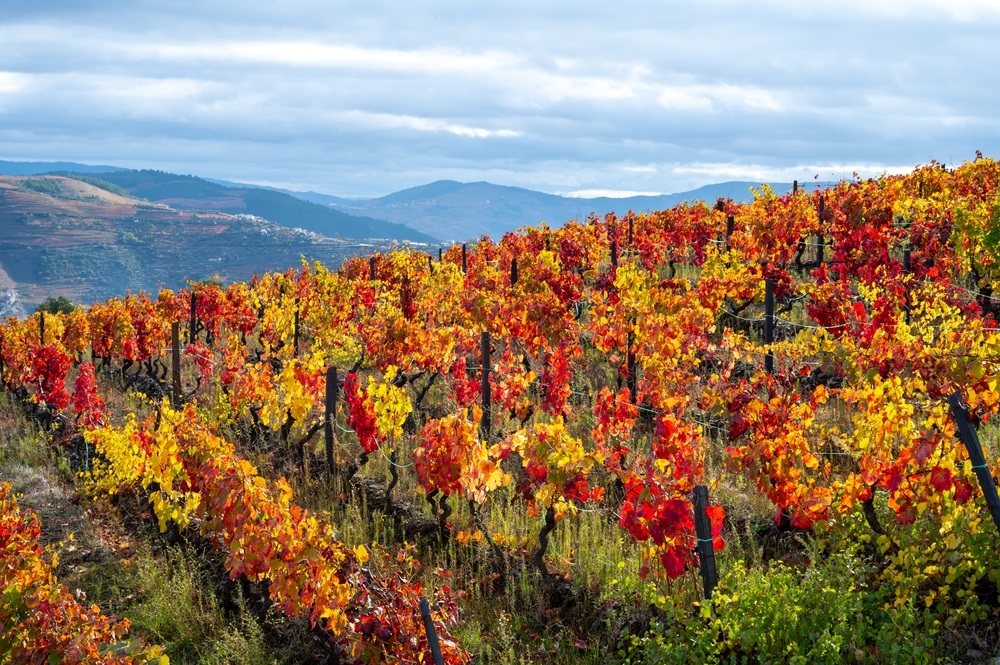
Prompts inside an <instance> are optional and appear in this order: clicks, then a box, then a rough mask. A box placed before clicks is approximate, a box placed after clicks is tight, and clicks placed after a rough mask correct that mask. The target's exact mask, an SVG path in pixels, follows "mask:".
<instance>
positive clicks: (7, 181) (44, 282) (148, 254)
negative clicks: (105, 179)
mask: <svg viewBox="0 0 1000 665" xmlns="http://www.w3.org/2000/svg"><path fill="white" fill-rule="evenodd" d="M93 183H96V184H93ZM100 185H104V186H100ZM104 187H107V188H104ZM115 189H117V188H116V187H114V186H113V185H110V184H108V183H102V182H101V181H98V180H93V179H90V182H84V181H82V180H78V179H75V178H70V177H63V176H32V177H18V176H0V280H2V282H3V283H4V287H5V288H16V289H17V290H18V292H19V293H20V294H21V297H22V298H23V299H24V300H25V301H26V302H27V303H36V302H39V301H41V300H44V299H45V298H47V297H49V296H66V297H67V298H70V299H71V300H75V301H79V302H90V301H93V300H97V299H102V298H107V297H110V296H114V295H119V294H123V293H124V292H125V291H126V290H132V291H138V290H140V289H142V290H147V291H156V290H158V289H160V288H178V287H181V286H183V285H184V284H185V283H186V282H187V280H189V279H190V280H194V281H199V280H204V279H209V278H211V277H213V276H215V275H218V276H219V277H220V278H221V279H223V280H246V279H249V278H250V277H251V276H253V275H254V274H262V273H264V272H266V271H269V270H271V271H273V270H284V269H286V268H289V267H297V266H299V265H300V262H301V258H302V257H303V256H304V257H306V258H308V259H321V260H323V261H324V262H326V263H328V264H332V265H338V264H339V263H340V261H341V260H343V258H344V257H345V256H349V255H353V254H356V253H357V252H358V251H360V249H361V248H362V245H360V244H359V243H358V242H357V241H340V240H331V239H326V238H323V237H321V236H318V235H316V234H313V233H308V232H303V231H297V230H292V229H288V228H284V227H281V226H278V225H277V224H274V223H272V222H269V221H267V220H264V219H261V218H259V217H254V216H250V215H235V214H226V213H215V212H199V211H193V210H176V209H174V208H172V207H170V206H167V205H164V204H159V203H150V202H147V201H143V200H141V199H137V198H134V197H131V196H123V195H121V194H119V193H115V192H114V191H109V190H115Z"/></svg>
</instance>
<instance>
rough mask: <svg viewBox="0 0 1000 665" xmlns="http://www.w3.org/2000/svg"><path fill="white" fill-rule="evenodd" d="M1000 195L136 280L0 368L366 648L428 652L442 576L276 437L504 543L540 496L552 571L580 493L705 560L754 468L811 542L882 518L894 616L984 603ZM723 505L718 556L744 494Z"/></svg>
mask: <svg viewBox="0 0 1000 665" xmlns="http://www.w3.org/2000/svg"><path fill="white" fill-rule="evenodd" d="M998 184H1000V163H997V162H996V161H993V160H990V159H983V158H980V159H977V160H976V161H974V162H971V163H967V164H964V165H962V166H959V167H957V168H955V169H954V170H946V169H944V168H942V167H941V166H940V165H937V164H931V165H929V166H925V167H920V168H917V169H915V170H914V171H913V172H912V173H910V174H907V175H903V176H891V177H889V176H886V177H882V178H880V179H878V180H869V181H861V180H856V181H849V182H843V183H841V184H839V185H837V186H835V187H833V188H829V189H825V190H819V189H817V190H816V191H806V190H805V189H797V190H796V191H795V192H793V193H789V194H785V195H780V196H779V195H777V194H775V193H774V192H773V191H771V190H770V189H768V188H767V187H763V188H762V189H761V190H760V191H758V192H756V195H755V198H754V200H753V202H751V203H749V204H742V203H735V202H733V201H719V202H718V203H717V204H716V205H708V204H705V203H689V204H684V205H679V206H677V207H675V208H673V209H671V210H666V211H660V212H652V213H645V214H632V213H629V214H628V215H625V216H623V217H616V216H614V215H608V216H607V217H606V218H603V219H599V218H594V217H592V218H591V219H589V220H586V221H584V222H569V223H567V224H565V225H564V226H562V227H561V228H559V229H553V228H548V227H546V226H544V225H543V226H541V227H538V228H527V229H524V230H522V231H521V232H518V233H511V234H507V235H505V236H504V237H502V238H501V239H499V240H498V241H493V240H490V239H489V238H483V239H481V240H480V241H479V242H478V243H474V244H471V245H469V246H457V245H456V246H452V247H450V248H448V249H447V251H443V252H442V253H441V254H440V255H439V256H428V255H427V254H425V253H421V252H418V251H413V250H410V249H403V250H400V251H396V252H393V253H391V254H385V255H377V256H373V257H370V258H357V259H352V260H349V261H347V262H345V264H344V265H343V266H342V267H341V268H340V269H339V270H336V271H332V270H329V269H328V268H326V267H324V266H322V265H320V264H316V265H303V267H302V269H301V270H298V271H288V272H286V273H284V274H267V275H264V276H263V277H260V278H258V279H254V280H253V281H251V282H249V283H237V284H232V285H230V286H228V287H222V286H219V285H215V284H201V285H192V287H191V288H190V289H187V290H183V291H180V292H171V291H163V292H161V293H159V294H158V296H157V297H156V298H150V297H148V296H147V295H144V294H138V295H129V296H127V297H123V298H117V299H112V300H109V301H106V302H102V303H97V304H94V305H92V306H90V307H89V308H88V309H87V310H86V311H84V310H77V311H75V312H73V313H70V314H67V315H60V316H51V315H50V316H42V317H32V318H29V319H25V320H21V321H18V320H14V319H9V320H7V321H6V322H5V323H4V324H3V325H2V326H0V372H2V375H0V376H2V384H3V386H4V388H5V389H6V390H7V391H10V392H13V393H15V394H18V395H19V396H20V397H21V398H23V399H24V400H25V401H26V402H28V403H31V404H32V405H34V408H35V409H36V410H37V411H38V412H39V413H41V414H43V417H44V418H46V419H48V422H50V423H53V424H54V426H56V427H57V428H59V429H60V431H61V432H63V435H62V436H63V440H66V441H68V440H70V439H72V437H73V436H75V435H82V437H83V438H84V439H85V441H86V445H88V446H91V449H92V450H93V451H94V453H95V458H94V461H93V463H92V464H91V463H89V462H88V465H87V469H86V471H87V473H86V476H87V482H88V483H89V484H90V486H91V487H92V488H94V489H96V490H98V491H101V492H111V493H114V492H118V491H123V490H124V489H125V488H130V487H137V486H141V487H142V488H144V490H145V491H146V492H147V493H148V496H149V499H150V502H151V505H152V508H153V511H154V513H155V515H156V516H157V518H158V520H159V523H160V526H161V528H164V529H165V528H167V526H168V525H170V524H174V525H177V526H178V527H181V528H184V527H186V526H188V525H189V523H193V524H195V525H197V527H198V528H199V529H200V531H201V533H202V534H205V535H206V536H208V537H209V538H211V539H212V542H213V544H214V545H215V547H216V548H217V549H218V550H219V551H221V553H222V555H223V556H224V557H225V561H226V567H227V569H228V570H229V572H230V575H231V576H233V577H234V578H236V577H239V576H246V578H248V579H250V580H252V581H257V582H266V583H267V585H268V587H267V588H268V590H269V595H270V598H271V599H272V600H273V602H274V603H276V604H277V605H279V606H280V608H281V609H283V610H284V611H286V612H287V613H289V614H305V615H308V616H309V617H310V618H311V620H312V621H313V622H314V624H315V625H318V626H320V627H321V629H322V630H324V631H326V633H327V634H328V635H329V638H330V639H331V640H332V641H334V642H335V643H336V644H337V645H338V648H340V649H341V651H342V653H343V654H344V655H345V656H346V657H347V658H348V659H351V660H355V661H359V662H376V661H377V660H378V659H379V658H382V657H383V656H393V657H396V658H399V659H400V660H403V661H405V662H411V661H412V662H420V661H421V659H424V660H426V659H427V658H429V655H428V644H427V638H426V636H425V634H424V632H423V626H422V625H421V623H420V615H419V610H418V604H419V598H420V596H421V595H422V594H423V593H425V590H423V589H421V588H420V585H419V584H416V583H413V582H412V581H410V580H409V579H408V578H407V577H406V575H405V574H404V568H405V564H403V563H400V562H395V563H391V564H390V563H384V565H380V566H369V567H365V564H366V563H367V562H368V558H369V556H372V555H373V554H372V552H374V551H376V550H374V549H372V548H366V547H365V546H364V545H361V546H358V547H356V548H350V547H347V546H346V545H344V544H343V543H341V542H340V541H338V539H337V536H336V525H334V524H330V523H329V522H328V521H326V520H324V519H323V518H322V517H321V516H317V515H315V514H312V513H310V512H309V511H306V510H304V509H301V508H299V507H297V506H296V504H295V502H294V499H293V496H292V494H293V493H292V490H291V487H290V485H289V484H288V482H287V481H286V480H285V479H283V478H278V479H268V478H265V477H264V475H263V474H262V473H261V472H260V471H259V470H258V469H257V468H256V467H255V466H254V465H253V464H251V462H250V461H248V459H246V457H245V456H244V455H243V454H241V450H242V449H243V448H244V447H246V446H248V445H249V444H250V443H251V442H254V441H256V442H259V441H267V442H269V443H270V444H272V445H274V446H278V447H280V448H281V449H282V450H285V451H286V452H287V454H288V456H289V458H292V459H295V460H296V461H297V463H298V465H299V466H300V468H301V469H302V470H303V471H304V470H305V469H306V468H307V467H309V468H316V467H319V466H323V465H324V464H325V465H326V466H327V467H328V468H327V470H326V471H327V473H328V474H329V475H330V476H338V477H341V476H342V477H346V478H350V477H353V476H355V475H356V474H359V473H364V471H365V469H366V465H367V464H368V461H369V459H370V458H371V456H373V455H383V456H385V457H386V458H387V459H388V460H390V461H391V465H392V470H393V471H392V473H393V476H394V479H393V481H392V483H393V484H395V476H396V475H397V473H398V472H399V471H398V470H399V469H412V471H407V472H408V473H412V474H414V483H415V485H416V487H418V488H419V491H420V492H421V494H422V495H423V496H424V497H425V498H426V499H427V500H428V502H430V503H431V505H433V506H434V509H435V512H438V513H439V514H442V515H443V518H442V519H444V518H447V517H449V515H451V503H449V502H452V503H453V502H454V500H458V499H460V500H462V501H465V502H468V503H469V505H471V506H472V510H471V516H470V517H469V520H470V523H468V524H457V525H451V526H453V527H454V528H453V529H450V531H449V532H450V533H457V534H466V536H467V534H468V533H475V534H477V537H481V538H483V539H484V540H485V541H486V542H487V543H488V544H489V546H490V547H491V548H492V549H493V550H494V551H499V552H500V553H501V556H506V555H507V554H509V553H505V552H504V547H505V545H504V538H503V534H499V533H490V532H489V529H488V528H487V527H486V526H485V525H484V524H483V522H482V521H481V520H480V519H478V517H477V515H478V514H479V513H481V512H482V511H483V510H484V508H485V507H486V506H487V505H488V504H490V502H493V501H495V500H496V497H498V496H501V493H503V494H502V495H503V496H504V497H507V496H509V495H513V496H515V497H516V498H517V501H515V502H509V501H507V500H506V499H505V502H506V506H507V508H506V509H507V510H523V511H524V513H525V515H526V516H527V517H529V518H536V519H537V520H538V525H539V526H538V528H539V532H538V543H537V544H538V549H537V550H536V553H535V561H536V563H537V566H538V568H539V574H541V575H542V576H543V577H545V578H547V577H548V576H550V575H551V574H552V573H550V572H549V570H548V568H547V567H546V563H545V542H546V537H547V536H548V534H550V533H551V532H552V530H553V529H556V528H558V524H559V523H560V522H561V521H563V520H566V519H573V518H574V516H575V515H577V513H578V511H580V510H582V509H586V510H600V511H605V512H606V513H607V514H608V515H613V516H614V517H615V518H616V519H617V522H618V523H619V524H620V526H621V528H622V529H624V530H625V532H627V534H628V536H629V537H630V539H631V540H632V541H633V542H635V543H636V544H637V545H638V547H639V549H640V551H641V556H642V557H643V567H642V570H641V572H642V574H643V575H652V576H654V577H664V578H670V579H676V578H680V577H683V576H685V575H689V574H694V573H693V571H694V570H695V569H696V568H697V567H698V557H697V554H696V544H697V537H696V535H695V528H694V513H693V508H692V502H691V495H692V491H693V490H694V488H695V486H696V485H707V486H709V487H710V488H712V489H713V491H714V490H715V489H717V488H720V487H722V486H725V485H730V486H739V487H745V488H750V489H751V490H753V491H755V492H758V493H759V494H760V495H763V496H764V497H766V498H767V500H769V501H770V503H771V504H772V505H773V507H774V519H775V522H776V523H777V524H778V525H779V526H781V527H782V528H784V529H790V530H802V531H808V530H813V531H817V532H819V533H825V532H828V531H830V530H833V529H836V528H837V525H838V524H841V523H844V522H846V521H849V520H850V519H851V518H852V516H855V515H858V516H860V517H862V518H863V520H864V522H865V523H866V524H867V525H868V527H869V528H870V529H871V532H872V537H873V539H874V541H875V542H876V543H877V547H878V548H879V550H880V552H881V553H882V554H883V555H884V557H885V568H884V571H883V573H882V574H883V575H884V576H886V579H895V580H896V581H897V582H900V581H901V580H905V583H904V582H900V583H899V584H898V586H897V598H896V602H897V603H907V602H912V601H913V600H914V599H917V600H919V601H923V602H924V603H926V604H927V606H928V607H930V606H931V605H932V604H934V603H937V604H939V605H940V606H941V607H942V608H945V609H947V608H953V607H958V606H966V605H968V604H969V603H975V602H977V599H979V598H980V597H981V595H982V594H981V590H982V586H983V583H984V581H986V582H987V583H988V584H992V585H993V586H994V587H995V586H996V583H997V579H998V573H1000V565H998V564H1000V561H997V552H998V548H997V534H996V531H995V529H992V528H991V526H990V523H989V520H988V518H987V519H985V520H984V515H985V509H984V503H983V500H982V497H981V496H980V494H979V492H978V490H977V486H976V484H975V475H974V469H973V468H972V464H971V462H970V461H969V459H968V455H967V453H966V451H965V450H964V448H963V447H962V446H961V444H960V443H959V442H958V440H957V438H956V436H955V428H954V425H953V423H952V421H951V419H950V412H949V407H948V397H949V396H950V395H952V394H953V393H955V392H958V393H959V394H960V396H961V398H962V400H963V401H964V402H965V403H966V404H967V405H968V407H969V410H970V413H971V415H972V418H973V419H974V420H975V421H977V422H982V421H986V420H988V419H990V418H992V417H995V416H996V413H997V409H998V402H1000V329H998V323H997V315H998V312H1000V298H997V297H996V296H994V295H993V289H994V288H996V287H997V286H1000V235H998V234H1000V224H998V220H1000V192H998ZM766 290H770V291H771V292H772V293H773V296H774V301H775V306H776V309H775V311H765V309H764V299H765V291H766ZM175 324H181V327H182V328H183V329H184V330H186V333H185V335H184V337H185V339H184V340H183V343H182V345H183V349H178V351H180V350H182V351H183V354H184V357H185V358H186V361H185V362H186V365H187V367H188V369H189V370H190V371H189V376H190V377H191V378H190V380H189V381H187V382H186V383H185V385H184V386H183V388H182V389H180V390H177V389H176V388H175V389H174V390H171V389H170V388H171V381H170V377H169V376H168V374H169V373H170V372H169V369H170V357H171V353H172V352H173V351H174V349H173V348H172V346H171V329H172V327H173V326H174V325H175ZM484 360H485V361H486V362H484ZM330 367H335V368H337V369H338V372H339V374H338V375H339V376H341V377H343V379H342V381H338V383H337V386H336V388H337V390H338V392H339V399H338V400H337V402H336V403H338V404H339V406H338V407H337V408H336V409H335V411H336V412H328V404H330V402H329V401H328V400H327V398H326V381H327V377H328V375H330V373H329V372H328V368H330ZM102 370H105V371H109V372H112V371H113V372H115V373H117V375H119V376H122V377H125V378H126V379H127V380H130V381H131V382H132V383H133V384H134V385H144V386H145V389H146V391H147V393H150V394H158V395H162V396H164V398H163V399H162V401H157V402H156V413H155V415H154V416H150V418H148V419H146V420H144V421H141V422H140V421H137V419H136V418H134V417H130V416H125V417H124V418H121V417H119V418H117V419H115V418H112V414H109V413H108V411H107V407H106V405H105V402H104V400H103V399H102V397H101V395H100V394H99V391H98V390H97V387H96V386H97V381H96V379H95V375H96V373H98V372H100V371H102ZM174 385H176V380H175V384H174ZM167 395H170V397H171V398H172V399H167V398H166V396H167ZM583 414H586V415H587V416H588V417H587V418H586V419H582V418H581V415H583ZM582 420H585V421H586V422H588V423H593V426H588V427H586V428H585V429H584V428H581V427H580V426H579V422H581V421H582ZM113 423H115V424H113ZM324 427H326V428H327V429H328V434H327V439H328V440H329V439H330V437H331V434H330V433H329V432H330V431H331V430H332V431H333V435H334V438H335V439H336V446H335V449H334V450H333V451H332V452H331V453H330V455H329V457H327V458H324V457H323V455H322V454H321V449H320V447H319V445H318V442H319V440H320V439H321V438H322V435H321V434H320V433H321V432H322V431H323V429H324ZM991 471H993V473H994V474H996V473H997V471H1000V469H998V468H997V467H996V465H995V463H994V466H992V467H991ZM389 491H390V492H391V491H392V486H391V485H390V487H389ZM880 510H881V513H880ZM707 512H708V516H709V518H710V520H711V522H712V535H713V538H712V540H713V546H714V547H715V549H716V550H720V549H722V548H723V547H724V543H723V537H724V536H725V525H726V510H725V509H724V506H722V505H719V504H711V505H710V506H709V507H708V511H707ZM886 515H891V516H892V517H893V518H894V519H895V521H896V523H897V524H898V525H902V526H907V525H914V524H921V525H925V526H927V528H933V529H934V530H936V532H937V533H939V534H940V536H939V538H940V542H939V546H937V545H936V546H934V547H932V548H930V549H929V550H928V549H926V548H923V549H922V550H921V551H919V552H918V551H913V550H912V549H908V548H907V547H906V545H905V543H904V542H902V541H901V540H899V539H898V538H897V537H896V535H894V534H895V532H894V531H893V530H891V529H888V528H886V525H885V524H884V523H883V522H884V520H885V516H886ZM452 519H453V520H454V519H457V518H455V517H453V518H452ZM484 529H485V531H484ZM369 550H372V552H370V551H369ZM372 571H375V573H374V574H373V572H372ZM431 595H435V596H436V597H435V598H434V600H435V601H436V602H434V603H432V605H433V606H434V607H435V613H434V616H435V623H436V625H437V630H438V633H439V634H440V635H441V636H442V640H441V644H442V649H443V651H444V656H445V659H446V660H447V661H448V662H462V661H463V660H465V659H467V657H468V655H467V654H466V653H465V652H464V650H463V649H462V647H461V646H460V645H458V644H457V643H456V642H455V641H454V640H453V639H452V638H451V637H450V634H449V625H451V624H453V622H454V621H456V620H457V619H458V605H457V603H456V601H455V600H454V599H453V597H452V595H451V590H450V589H448V588H447V587H443V586H442V587H440V588H438V589H434V590H432V591H431Z"/></svg>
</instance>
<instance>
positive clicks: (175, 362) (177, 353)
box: [170, 321, 181, 406]
mask: <svg viewBox="0 0 1000 665" xmlns="http://www.w3.org/2000/svg"><path fill="white" fill-rule="evenodd" d="M170 367H171V370H172V372H171V379H172V383H173V389H172V391H171V394H172V396H173V402H174V406H178V405H179V404H180V403H181V324H180V323H178V322H177V321H174V322H173V323H171V324H170Z"/></svg>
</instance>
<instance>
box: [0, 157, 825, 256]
mask: <svg viewBox="0 0 1000 665" xmlns="http://www.w3.org/2000/svg"><path fill="white" fill-rule="evenodd" d="M52 172H76V173H87V174H91V175H94V176H95V177H99V178H100V179H101V180H105V181H107V182H111V183H114V184H116V185H119V186H121V187H122V188H124V189H125V190H127V191H128V192H129V193H130V194H132V195H133V196H137V197H139V198H143V199H146V200H148V201H151V202H155V203H163V204H166V205H170V206H171V207H174V208H177V209H188V210H215V211H219V212H228V213H231V214H240V213H243V214H253V215H257V216H259V217H263V218H265V219H267V220H269V221H272V222H275V223H277V224H280V225H282V226H288V227H292V228H303V229H307V230H309V231H313V232H316V233H320V234H322V235H324V236H327V237H338V238H373V237H377V238H389V239H394V240H399V241H403V240H407V241H410V242H417V243H451V242H462V241H465V240H474V239H477V238H479V237H481V236H483V235H488V236H490V237H492V238H499V237H500V236H502V235H503V234H504V233H507V232H509V231H515V230H517V229H518V228H521V227H523V226H526V225H537V224H540V223H542V222H546V223H547V224H548V225H549V226H561V225H562V224H563V223H565V222H566V221H569V220H571V219H576V220H584V219H586V218H587V217H588V216H589V215H591V214H596V215H598V216H604V215H605V214H607V213H609V212H615V213H617V214H624V213H626V212H628V211H629V210H632V211H635V212H644V211H649V210H663V209H666V208H671V207H673V206H675V205H677V204H678V203H681V202H683V201H690V200H703V201H709V202H712V201H715V200H716V199H718V198H731V199H733V200H734V201H749V200H750V199H751V198H752V192H751V187H756V186H759V185H760V183H757V182H750V181H731V182H723V183H718V184H713V185H706V186H704V187H700V188H698V189H694V190H690V191H685V192H679V193H676V194H662V195H657V196H633V197H627V198H610V197H602V198H581V197H570V196H559V195H556V194H547V193H543V192H538V191H533V190H529V189H524V188H521V187H509V186H504V185H495V184H492V183H488V182H472V183H461V182H455V181H451V180H439V181H437V182H432V183H430V184H426V185H421V186H418V187H412V188H409V189H404V190H401V191H398V192H394V193H392V194H388V195H386V196H381V197H378V198H372V199H349V198H343V197H338V196H333V195H330V194H322V193H317V192H300V191H293V190H288V189H279V188H274V187H261V186H256V185H248V184H245V183H236V182H229V181H225V180H211V179H206V178H199V177H195V176H191V175H176V174H171V173H164V172H162V171H149V170H142V171H132V170H127V169H116V168H115V167H97V166H87V165H83V164H73V163H70V162H5V161H0V174H18V175H31V174H41V173H52ZM826 184H828V183H810V184H809V186H810V187H816V186H817V185H819V186H823V185H826ZM771 186H772V187H773V188H774V190H775V191H777V192H779V193H782V192H786V191H789V190H791V188H792V183H772V185H771Z"/></svg>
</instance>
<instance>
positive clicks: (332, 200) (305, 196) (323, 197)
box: [205, 178, 367, 208]
mask: <svg viewBox="0 0 1000 665" xmlns="http://www.w3.org/2000/svg"><path fill="white" fill-rule="evenodd" d="M205 180H207V181H209V182H214V183H215V184H217V185H222V186H224V187H245V188H254V189H266V190H268V191H271V192H281V193H282V194H288V195H289V196H294V197H295V198H297V199H302V200H303V201H309V202H310V203H318V204H320V205H324V206H332V207H334V208H336V207H337V206H341V205H346V206H350V205H353V204H354V203H357V202H358V201H365V200H367V199H363V198H361V199H347V198H344V197H342V196H334V195H333V194H320V193H319V192H299V191H295V190H293V189H282V188H281V187H268V186H267V185H248V184H247V183H245V182H232V181H231V180H216V179H215V178H205Z"/></svg>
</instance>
